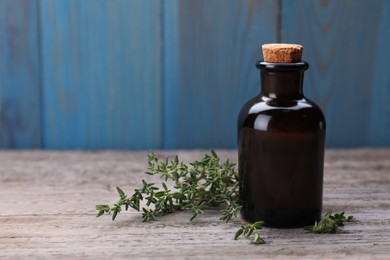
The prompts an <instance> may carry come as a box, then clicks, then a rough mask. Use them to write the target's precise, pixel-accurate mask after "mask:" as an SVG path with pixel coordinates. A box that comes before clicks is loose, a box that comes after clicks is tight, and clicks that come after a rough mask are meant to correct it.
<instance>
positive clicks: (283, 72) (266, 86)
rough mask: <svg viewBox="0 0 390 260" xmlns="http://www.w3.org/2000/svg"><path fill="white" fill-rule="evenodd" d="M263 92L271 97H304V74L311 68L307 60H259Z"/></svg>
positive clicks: (258, 66)
mask: <svg viewBox="0 0 390 260" xmlns="http://www.w3.org/2000/svg"><path fill="white" fill-rule="evenodd" d="M256 67H257V68H259V69H260V77H261V94H262V95H263V96H266V97H269V98H278V99H295V100H296V99H301V98H303V90H302V87H303V74H304V72H305V70H307V69H308V68H309V64H308V63H307V62H305V61H302V62H296V63H269V62H263V61H258V62H257V63H256Z"/></svg>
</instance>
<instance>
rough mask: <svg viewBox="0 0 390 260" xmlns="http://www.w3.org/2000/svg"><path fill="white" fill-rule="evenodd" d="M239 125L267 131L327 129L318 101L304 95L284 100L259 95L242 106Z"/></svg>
mask: <svg viewBox="0 0 390 260" xmlns="http://www.w3.org/2000/svg"><path fill="white" fill-rule="evenodd" d="M238 127H239V128H240V127H251V128H255V129H259V130H267V131H268V130H270V129H283V128H297V129H309V128H310V129H325V117H324V115H323V113H322V111H321V109H320V108H319V106H318V105H317V104H316V103H314V102H313V101H311V100H309V99H307V98H304V97H303V98H301V99H298V100H291V99H289V100H283V99H272V98H268V97H263V96H257V97H255V98H252V99H251V100H249V101H248V102H246V103H245V104H244V106H243V107H242V109H241V111H240V115H239V119H238Z"/></svg>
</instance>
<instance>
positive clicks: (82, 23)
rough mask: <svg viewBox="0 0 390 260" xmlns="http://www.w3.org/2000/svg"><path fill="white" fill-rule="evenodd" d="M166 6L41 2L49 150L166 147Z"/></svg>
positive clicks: (114, 0)
mask: <svg viewBox="0 0 390 260" xmlns="http://www.w3.org/2000/svg"><path fill="white" fill-rule="evenodd" d="M161 4H162V3H161V2H160V1H136V0H131V1H126V0H111V1H106V0H84V1H78V0H69V1H49V0H42V1H41V2H40V13H41V22H40V26H41V31H42V33H41V37H42V38H41V42H42V45H41V48H42V57H41V58H42V69H43V72H42V73H43V92H42V97H43V100H42V111H43V119H44V120H43V128H44V147H45V148H49V149H124V148H128V149H141V148H142V149H145V148H158V147H160V146H161V144H160V143H161V119H162V103H161V98H162V95H161V71H162V66H161V63H162V60H161V48H162V42H161V34H162V31H161V28H162V24H161V8H162V7H161Z"/></svg>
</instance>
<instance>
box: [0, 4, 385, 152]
mask: <svg viewBox="0 0 390 260" xmlns="http://www.w3.org/2000/svg"><path fill="white" fill-rule="evenodd" d="M389 28H390V1H386V0H371V1H366V0H345V1H330V0H329V1H325V0H322V1H312V0H300V1H289V0H241V1H236V0H196V1H195V0H193V1H191V0H180V1H179V0H161V1H160V0H148V1H143V0H0V147H1V148H44V149H172V148H234V147H235V146H236V118H237V114H238V111H239V109H240V107H241V105H242V104H243V103H244V102H245V101H246V100H247V99H249V98H251V97H252V96H254V95H256V94H257V93H258V92H259V88H260V87H259V72H258V70H257V69H256V68H255V66H254V63H255V61H256V60H258V59H260V58H261V52H260V45H261V44H263V43H269V42H293V43H300V44H302V45H304V46H305V50H304V59H305V60H307V61H309V63H310V65H311V67H310V69H309V70H308V71H307V72H306V74H305V83H304V89H305V93H306V96H307V97H309V98H311V99H312V100H314V101H316V102H317V103H318V104H319V105H320V106H321V107H322V109H323V111H324V113H325V114H326V118H327V123H328V124H327V126H328V131H327V145H328V147H361V146H370V147H372V146H374V147H382V146H387V147H388V146H390V44H389V41H390V29H389Z"/></svg>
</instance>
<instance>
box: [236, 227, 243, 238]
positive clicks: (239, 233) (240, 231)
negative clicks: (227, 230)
mask: <svg viewBox="0 0 390 260" xmlns="http://www.w3.org/2000/svg"><path fill="white" fill-rule="evenodd" d="M243 232H244V229H242V228H240V229H239V230H237V232H236V234H235V235H234V240H237V239H238V238H239V237H240V236H241V235H242V233H243Z"/></svg>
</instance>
